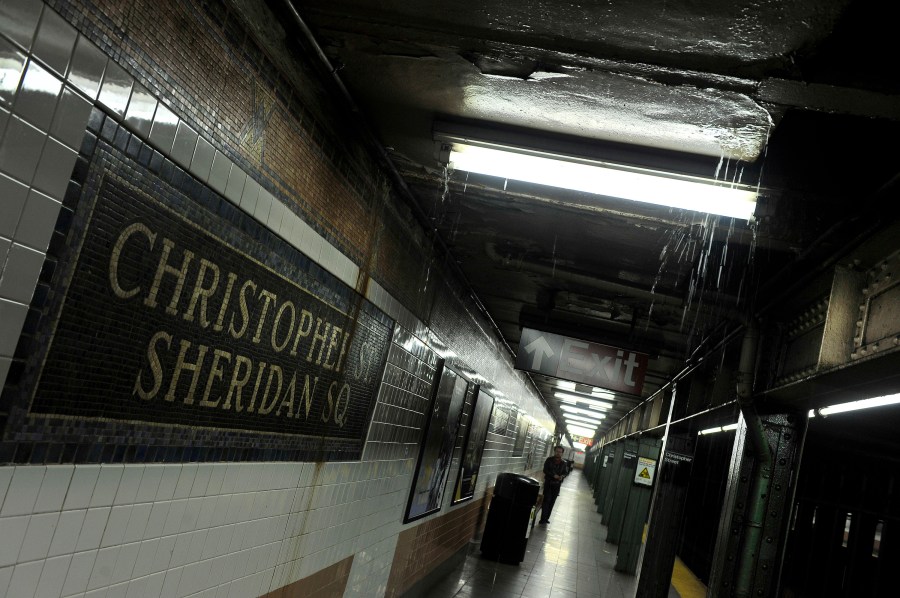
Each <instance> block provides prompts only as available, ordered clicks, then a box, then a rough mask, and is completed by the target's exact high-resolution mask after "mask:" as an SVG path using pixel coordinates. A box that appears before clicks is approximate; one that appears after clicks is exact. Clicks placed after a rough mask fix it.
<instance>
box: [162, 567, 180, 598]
mask: <svg viewBox="0 0 900 598" xmlns="http://www.w3.org/2000/svg"><path fill="white" fill-rule="evenodd" d="M182 569H183V567H178V568H177V569H169V570H168V571H166V579H165V581H164V582H163V586H162V591H161V592H160V594H161V595H162V596H177V595H178V594H177V592H178V584H179V583H181V572H182Z"/></svg>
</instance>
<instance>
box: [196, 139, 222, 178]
mask: <svg viewBox="0 0 900 598" xmlns="http://www.w3.org/2000/svg"><path fill="white" fill-rule="evenodd" d="M215 157H216V150H215V148H214V147H213V146H212V144H211V143H210V142H209V141H207V140H206V139H204V138H203V137H200V138H198V139H197V147H195V148H194V156H193V157H192V158H191V173H192V174H193V175H194V176H195V177H197V178H198V179H200V180H201V181H203V182H204V183H205V182H206V181H208V180H209V171H210V169H211V168H212V163H213V159H214V158H215Z"/></svg>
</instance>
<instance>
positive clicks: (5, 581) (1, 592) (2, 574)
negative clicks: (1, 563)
mask: <svg viewBox="0 0 900 598" xmlns="http://www.w3.org/2000/svg"><path fill="white" fill-rule="evenodd" d="M13 569H14V566H13V565H10V566H9V567H0V596H9V594H8V593H7V590H8V589H9V582H10V580H11V579H12V574H13Z"/></svg>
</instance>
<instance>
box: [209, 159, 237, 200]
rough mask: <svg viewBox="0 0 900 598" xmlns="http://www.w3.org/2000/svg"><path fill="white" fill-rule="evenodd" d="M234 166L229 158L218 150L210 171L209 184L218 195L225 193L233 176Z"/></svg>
mask: <svg viewBox="0 0 900 598" xmlns="http://www.w3.org/2000/svg"><path fill="white" fill-rule="evenodd" d="M232 165H233V163H232V162H231V160H229V159H228V156H226V155H225V154H223V153H222V152H220V151H218V150H216V153H215V157H214V158H213V163H212V166H211V168H210V170H209V179H208V181H207V182H208V184H209V186H210V187H212V188H213V189H214V190H215V191H216V192H217V193H220V194H224V193H225V187H226V186H227V185H228V177H229V176H230V175H231V167H232Z"/></svg>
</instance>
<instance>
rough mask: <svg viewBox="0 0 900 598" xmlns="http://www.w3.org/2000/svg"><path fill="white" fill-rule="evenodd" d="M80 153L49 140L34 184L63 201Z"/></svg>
mask: <svg viewBox="0 0 900 598" xmlns="http://www.w3.org/2000/svg"><path fill="white" fill-rule="evenodd" d="M76 158H78V152H76V151H75V150H73V149H70V148H68V147H66V146H65V145H63V144H62V143H60V142H59V141H57V140H56V139H53V138H52V137H51V138H49V139H47V142H46V143H45V144H44V151H43V153H42V154H41V160H40V162H39V163H38V167H37V170H36V171H35V173H34V181H33V182H32V184H33V185H34V186H35V188H37V189H39V190H41V191H43V192H44V193H46V194H47V195H49V196H50V197H52V198H54V199H56V200H59V201H62V199H63V197H64V196H65V194H66V187H68V185H69V179H70V178H72V169H73V168H75V159H76Z"/></svg>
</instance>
